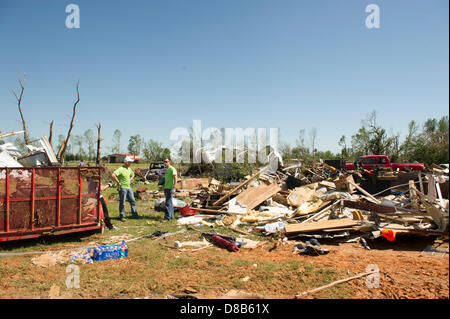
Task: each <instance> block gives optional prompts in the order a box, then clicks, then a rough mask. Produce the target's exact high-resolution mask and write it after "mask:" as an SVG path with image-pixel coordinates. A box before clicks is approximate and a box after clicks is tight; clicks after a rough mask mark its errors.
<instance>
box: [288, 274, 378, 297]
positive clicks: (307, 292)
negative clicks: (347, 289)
mask: <svg viewBox="0 0 450 319" xmlns="http://www.w3.org/2000/svg"><path fill="white" fill-rule="evenodd" d="M375 273H379V272H378V271H370V272H364V273H360V274H358V275H356V276H352V277H349V278H345V279H341V280H337V281H333V282H332V283H329V284H328V285H325V286H321V287H319V288H315V289H312V290H308V291H305V292H302V293H300V294H298V295H296V296H295V297H296V298H302V297H305V296H306V295H309V294H312V293H315V292H318V291H321V290H324V289H327V288H330V287H333V286H335V285H338V284H342V283H344V282H347V281H350V280H353V279H358V278H361V277H364V276H368V275H370V274H375Z"/></svg>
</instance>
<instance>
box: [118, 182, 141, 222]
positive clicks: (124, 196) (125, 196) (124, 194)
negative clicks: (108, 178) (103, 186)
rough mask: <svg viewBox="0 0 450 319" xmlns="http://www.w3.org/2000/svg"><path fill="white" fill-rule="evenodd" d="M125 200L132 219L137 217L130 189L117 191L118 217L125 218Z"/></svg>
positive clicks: (134, 201)
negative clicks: (129, 207)
mask: <svg viewBox="0 0 450 319" xmlns="http://www.w3.org/2000/svg"><path fill="white" fill-rule="evenodd" d="M125 200H127V201H128V202H129V203H130V205H131V214H132V215H133V217H137V216H138V212H137V211H136V200H135V199H134V194H133V191H132V190H131V188H121V189H119V215H120V217H125Z"/></svg>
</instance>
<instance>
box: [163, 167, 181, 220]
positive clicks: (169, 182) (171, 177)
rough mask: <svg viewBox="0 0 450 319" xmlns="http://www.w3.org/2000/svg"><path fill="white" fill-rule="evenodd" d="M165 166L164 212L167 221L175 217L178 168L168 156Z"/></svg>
mask: <svg viewBox="0 0 450 319" xmlns="http://www.w3.org/2000/svg"><path fill="white" fill-rule="evenodd" d="M164 166H165V167H166V175H165V176H164V180H165V181H164V196H165V199H166V201H165V206H166V210H165V213H164V222H167V221H169V220H171V219H172V218H173V203H172V198H173V194H174V193H175V185H176V184H177V181H178V178H177V170H176V169H175V167H173V166H171V165H170V160H169V159H168V158H165V159H164Z"/></svg>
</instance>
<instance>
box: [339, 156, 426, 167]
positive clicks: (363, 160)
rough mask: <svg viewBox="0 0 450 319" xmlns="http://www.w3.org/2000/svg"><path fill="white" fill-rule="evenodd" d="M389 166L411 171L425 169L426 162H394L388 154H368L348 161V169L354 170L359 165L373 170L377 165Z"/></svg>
mask: <svg viewBox="0 0 450 319" xmlns="http://www.w3.org/2000/svg"><path fill="white" fill-rule="evenodd" d="M377 166H378V167H380V166H387V167H390V168H392V169H393V170H397V169H399V170H400V171H405V170H411V171H423V170H424V169H425V166H424V164H409V163H408V164H403V163H402V164H394V163H391V160H390V159H389V157H388V156H387V155H366V156H361V157H358V159H357V160H356V161H355V162H354V163H346V164H345V169H346V170H354V169H357V168H359V167H361V168H363V169H366V170H373V169H375V168H376V167H377Z"/></svg>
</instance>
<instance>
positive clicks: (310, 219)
mask: <svg viewBox="0 0 450 319" xmlns="http://www.w3.org/2000/svg"><path fill="white" fill-rule="evenodd" d="M340 202H341V201H340V200H338V201H336V202H335V203H333V204H331V205H330V206H327V207H325V208H324V209H322V210H321V211H320V212H318V213H316V214H314V215H313V216H311V217H309V218H308V219H306V220H304V221H302V222H301V224H303V223H307V222H310V221H312V220H314V219H316V218H319V217H321V216H322V215H323V214H325V213H326V212H327V211H329V210H330V209H332V208H334V207H336V206H337V205H338V204H340Z"/></svg>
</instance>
